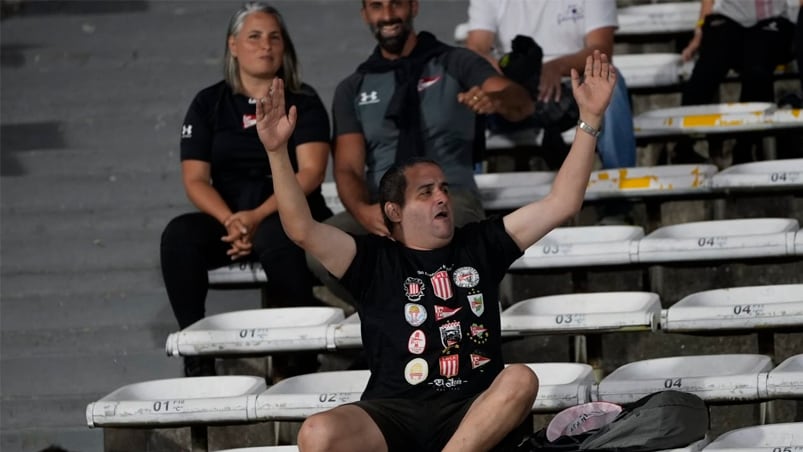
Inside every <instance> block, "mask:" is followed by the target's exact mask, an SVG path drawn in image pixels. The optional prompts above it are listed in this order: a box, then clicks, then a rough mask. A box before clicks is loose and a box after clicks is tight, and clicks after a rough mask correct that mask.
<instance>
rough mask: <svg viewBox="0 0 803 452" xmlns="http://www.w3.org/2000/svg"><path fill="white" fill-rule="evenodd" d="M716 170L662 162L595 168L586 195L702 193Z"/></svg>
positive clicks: (706, 190)
mask: <svg viewBox="0 0 803 452" xmlns="http://www.w3.org/2000/svg"><path fill="white" fill-rule="evenodd" d="M716 172H717V167H716V166H714V165H660V166H644V167H634V168H618V169H608V170H600V171H594V172H593V173H591V177H590V179H589V181H588V188H587V190H586V195H585V197H586V199H588V200H594V199H601V198H617V197H647V196H677V195H687V194H702V193H706V192H708V191H709V180H710V179H711V177H713V176H714V174H716Z"/></svg>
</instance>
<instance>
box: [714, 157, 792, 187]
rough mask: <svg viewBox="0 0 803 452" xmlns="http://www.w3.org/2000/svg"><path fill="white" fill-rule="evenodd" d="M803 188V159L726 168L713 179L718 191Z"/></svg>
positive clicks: (769, 161)
mask: <svg viewBox="0 0 803 452" xmlns="http://www.w3.org/2000/svg"><path fill="white" fill-rule="evenodd" d="M801 186H803V159H784V160H768V161H764V162H752V163H743V164H741V165H733V166H731V167H730V168H726V169H724V170H722V171H720V172H719V173H717V174H715V175H714V176H713V177H712V178H711V187H712V188H716V189H734V188H735V189H740V188H743V189H756V188H760V189H768V188H775V187H777V188H779V189H787V188H790V187H801Z"/></svg>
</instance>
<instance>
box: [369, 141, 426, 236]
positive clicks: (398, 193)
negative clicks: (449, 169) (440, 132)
mask: <svg viewBox="0 0 803 452" xmlns="http://www.w3.org/2000/svg"><path fill="white" fill-rule="evenodd" d="M422 163H427V164H430V165H435V166H437V167H438V168H441V165H440V164H439V163H438V162H436V161H435V160H432V159H430V158H426V157H412V158H410V159H408V160H405V161H404V162H401V163H395V164H394V165H393V166H391V167H390V168H388V170H387V171H385V174H383V175H382V179H380V180H379V208H380V209H382V218H383V219H384V220H385V226H387V228H388V231H391V232H392V230H393V222H392V221H390V218H389V217H388V215H387V214H386V213H385V203H388V202H392V203H394V204H398V205H399V207H404V192H405V191H407V177H405V175H404V173H405V172H406V171H407V168H410V167H413V166H416V165H420V164H422Z"/></svg>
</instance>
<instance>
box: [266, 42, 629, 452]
mask: <svg viewBox="0 0 803 452" xmlns="http://www.w3.org/2000/svg"><path fill="white" fill-rule="evenodd" d="M615 82H616V75H615V71H613V70H612V68H611V66H610V65H609V63H608V59H607V57H606V56H605V55H602V54H600V53H599V52H595V53H594V55H593V56H589V57H588V58H587V60H586V66H585V71H584V74H583V78H582V79H581V76H580V74H579V73H577V71H572V87H573V93H574V96H575V98H576V99H577V103H578V105H579V110H580V118H581V120H580V121H579V122H578V129H579V130H578V133H577V137H576V138H575V141H574V144H573V145H572V148H571V151H570V152H569V155H568V156H567V158H566V160H565V161H564V163H563V166H562V167H561V169H560V171H559V172H558V174H557V176H556V177H555V181H554V183H553V186H552V190H551V192H550V193H549V195H547V196H546V197H544V198H543V199H541V200H539V201H536V202H533V203H530V204H528V205H526V206H524V207H521V208H520V209H518V210H516V211H514V212H512V213H510V214H508V215H505V216H504V217H503V218H498V217H497V218H491V219H487V220H483V221H480V222H476V223H469V224H467V225H465V226H463V227H460V228H455V226H454V222H453V217H452V215H453V214H452V206H451V201H450V198H449V190H448V187H449V186H448V181H447V180H445V177H444V173H443V171H442V170H441V168H440V166H439V165H438V164H437V163H436V162H434V161H432V160H424V159H420V158H419V159H413V160H410V161H408V162H404V163H400V164H398V165H395V166H393V167H392V168H391V169H390V170H388V171H387V172H386V173H385V175H384V176H383V177H382V180H381V181H380V187H379V201H380V206H381V208H382V214H383V217H384V222H385V223H386V225H387V227H388V230H389V231H390V237H380V236H378V235H373V234H369V235H363V236H352V235H349V234H348V233H345V232H343V231H341V230H340V229H338V228H336V227H333V226H330V225H327V224H324V223H320V222H318V221H315V220H314V219H313V218H312V215H311V214H310V210H309V207H308V206H307V203H306V201H305V198H304V193H303V191H302V190H301V189H300V187H299V185H298V182H297V181H296V178H295V177H294V175H293V171H292V166H291V164H290V159H289V157H288V154H287V139H288V137H289V136H290V134H291V133H292V131H293V127H294V126H295V123H296V116H297V111H296V109H295V108H294V107H291V108H290V110H289V113H288V114H285V113H284V112H285V106H284V96H283V85H282V81H281V80H279V79H276V80H275V81H274V83H273V86H272V88H271V91H270V93H269V95H267V96H266V97H265V98H263V99H261V100H260V101H259V102H258V103H257V130H258V133H259V137H260V139H261V140H262V143H263V145H264V146H265V149H266V150H267V153H268V157H269V160H270V164H271V169H272V174H273V183H274V188H275V193H276V197H277V201H278V205H279V215H280V217H281V221H282V226H283V227H284V229H285V231H286V233H287V235H288V236H289V237H290V238H291V239H292V240H294V241H295V242H296V243H297V244H298V245H299V246H301V247H302V248H304V249H305V250H306V251H307V252H309V253H311V254H312V255H313V256H315V257H316V258H317V259H318V260H320V262H321V263H322V264H323V265H324V266H325V267H326V269H327V270H329V272H331V273H332V275H334V276H335V277H337V278H339V279H340V281H341V282H342V283H343V285H344V286H345V287H346V288H347V289H348V290H349V291H350V292H351V293H352V294H353V295H354V298H355V299H356V300H357V308H358V310H359V313H360V318H361V321H362V341H363V346H364V348H365V351H366V356H367V359H368V364H369V368H370V370H371V377H370V379H369V381H368V385H367V387H366V388H365V391H364V392H363V395H362V399H361V400H360V401H359V402H356V403H352V404H347V405H342V406H339V407H337V408H334V409H331V410H328V411H325V412H322V413H319V414H316V415H313V416H311V417H309V418H308V419H307V420H306V421H305V422H304V424H303V425H302V427H301V430H300V432H299V436H298V444H299V449H300V450H302V451H304V452H309V451H324V450H325V451H341V450H342V451H354V450H361V451H400V450H418V451H429V450H432V451H440V450H444V451H461V452H466V451H485V450H492V449H493V448H495V447H501V445H509V444H511V443H510V441H514V440H515V435H517V434H521V433H522V432H526V430H527V429H528V428H529V427H531V426H528V425H526V423H525V422H524V421H525V420H526V419H527V418H528V415H529V413H530V411H531V409H532V405H533V403H534V400H535V397H536V394H537V392H538V379H537V377H536V375H535V374H534V373H533V372H532V371H531V370H530V368H529V367H527V366H525V365H521V364H514V365H510V366H507V367H505V365H504V360H503V358H502V347H501V327H500V313H499V303H498V285H499V282H500V280H501V279H502V277H503V276H504V274H505V272H506V271H507V269H508V267H509V266H510V264H511V263H512V262H513V261H514V260H515V259H517V258H518V257H519V256H521V254H522V252H523V250H524V249H526V248H527V247H529V246H531V245H532V244H534V243H535V242H536V241H537V240H538V239H540V238H541V237H543V236H544V235H545V234H546V233H548V232H549V231H550V230H552V229H553V228H555V227H557V226H559V225H561V224H562V223H564V222H565V221H566V220H568V219H569V218H571V217H572V216H573V215H575V214H576V213H577V212H578V211H579V209H580V207H581V206H582V203H583V197H584V193H585V189H586V185H587V184H588V178H589V175H590V173H591V169H592V166H593V162H594V158H595V156H594V148H595V145H596V137H597V135H598V128H599V127H600V124H601V122H602V115H603V114H604V111H605V108H606V107H607V105H608V102H609V101H610V98H611V93H612V91H613V87H614V85H615Z"/></svg>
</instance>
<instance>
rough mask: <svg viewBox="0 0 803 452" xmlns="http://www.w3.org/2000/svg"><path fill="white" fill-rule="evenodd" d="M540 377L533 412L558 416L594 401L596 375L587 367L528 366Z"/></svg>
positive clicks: (562, 364) (543, 364)
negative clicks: (572, 407) (561, 411)
mask: <svg viewBox="0 0 803 452" xmlns="http://www.w3.org/2000/svg"><path fill="white" fill-rule="evenodd" d="M527 367H529V368H530V369H532V370H533V372H535V374H536V375H537V376H538V395H537V396H536V397H535V403H534V404H533V412H536V413H555V412H558V411H560V410H562V409H564V408H568V407H570V406H574V405H579V404H581V403H587V402H590V401H591V387H592V386H593V385H594V372H593V369H592V368H591V366H589V365H588V364H580V363H528V364H527Z"/></svg>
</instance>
